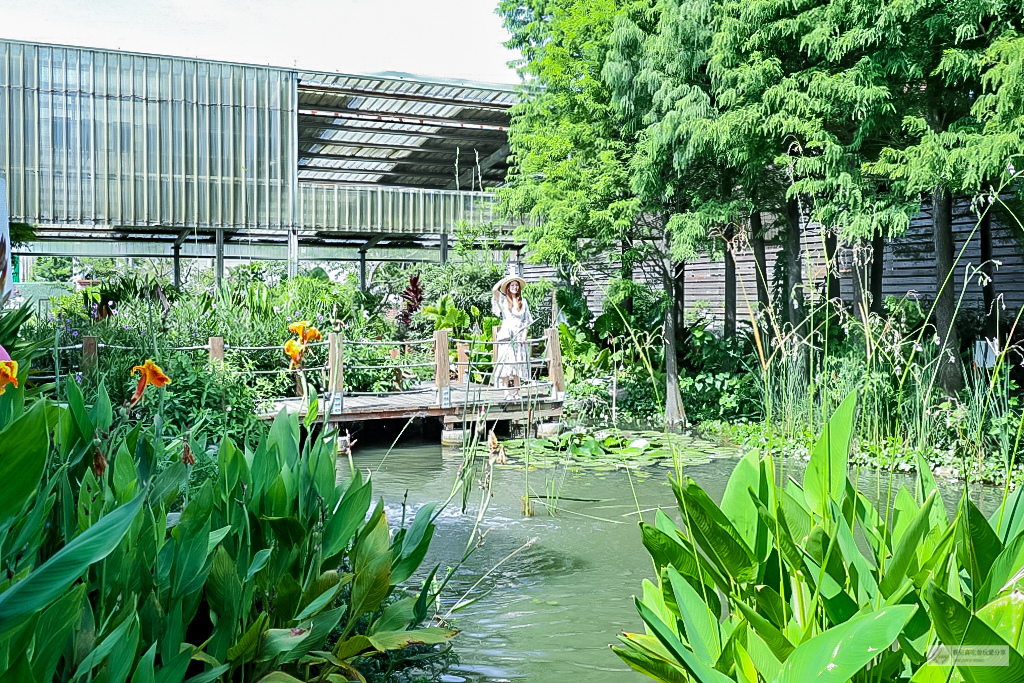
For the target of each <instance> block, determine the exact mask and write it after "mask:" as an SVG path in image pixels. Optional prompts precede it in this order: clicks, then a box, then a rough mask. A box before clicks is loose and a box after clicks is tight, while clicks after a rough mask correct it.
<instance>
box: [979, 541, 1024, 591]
mask: <svg viewBox="0 0 1024 683" xmlns="http://www.w3.org/2000/svg"><path fill="white" fill-rule="evenodd" d="M1022 567H1024V532H1022V533H1019V534H1017V536H1016V537H1015V538H1014V539H1013V540H1011V541H1010V542H1009V543H1007V544H1006V547H1005V548H1003V551H1002V552H1001V553H999V557H997V558H996V559H995V561H994V562H993V563H992V567H991V568H990V569H989V572H988V576H986V577H985V583H983V584H982V585H981V587H980V588H979V589H978V590H976V591H975V594H974V605H975V606H976V607H981V606H982V605H985V604H986V603H988V602H989V601H990V600H992V599H993V598H995V597H996V595H998V594H999V593H1000V592H1002V590H1003V588H1004V587H1006V585H1007V584H1009V583H1010V582H1011V579H1013V578H1014V577H1015V576H1016V573H1017V572H1018V571H1020V569H1021V568H1022Z"/></svg>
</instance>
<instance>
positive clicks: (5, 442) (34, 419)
mask: <svg viewBox="0 0 1024 683" xmlns="http://www.w3.org/2000/svg"><path fill="white" fill-rule="evenodd" d="M48 433H49V432H48V429H47V424H46V401H36V403H35V405H33V406H32V408H31V409H30V410H29V411H28V412H27V413H25V414H24V415H22V416H21V417H20V418H18V419H17V420H15V421H14V422H12V423H11V424H10V425H8V426H7V428H6V429H4V430H3V431H2V432H0V481H2V482H3V483H4V484H3V487H0V530H2V529H5V528H7V527H8V526H9V524H10V523H11V522H12V521H13V520H14V518H16V517H17V516H18V515H19V514H20V513H21V510H22V508H23V507H24V506H25V503H26V501H28V499H29V498H30V497H31V496H32V494H34V493H35V492H36V489H38V488H39V482H40V480H41V479H42V476H43V470H44V469H45V467H46V454H47V451H48V450H49V447H50V441H49V436H48Z"/></svg>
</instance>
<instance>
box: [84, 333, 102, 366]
mask: <svg viewBox="0 0 1024 683" xmlns="http://www.w3.org/2000/svg"><path fill="white" fill-rule="evenodd" d="M98 348H99V347H98V346H97V339H96V337H82V369H83V370H87V371H88V370H92V369H93V368H95V367H96V363H97V361H98V360H99V352H98V351H97V349H98Z"/></svg>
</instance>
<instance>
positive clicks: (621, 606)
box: [342, 445, 734, 683]
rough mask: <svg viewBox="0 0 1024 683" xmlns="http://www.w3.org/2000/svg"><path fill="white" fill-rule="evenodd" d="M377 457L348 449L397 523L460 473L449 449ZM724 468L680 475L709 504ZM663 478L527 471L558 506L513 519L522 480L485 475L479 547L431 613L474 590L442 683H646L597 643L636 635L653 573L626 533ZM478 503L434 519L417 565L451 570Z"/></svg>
mask: <svg viewBox="0 0 1024 683" xmlns="http://www.w3.org/2000/svg"><path fill="white" fill-rule="evenodd" d="M386 451H387V448H379V449H377V448H357V455H356V457H355V464H356V466H357V467H360V468H361V469H363V470H364V471H365V470H366V469H370V470H372V471H373V481H374V492H375V494H376V495H378V496H383V497H384V500H385V504H386V507H387V511H388V518H389V519H390V520H392V522H393V523H397V522H398V521H399V520H400V518H401V515H402V501H403V499H405V497H406V493H408V498H407V501H408V509H407V510H406V515H407V516H408V515H412V514H414V513H415V509H416V508H417V507H419V506H420V505H422V504H423V503H426V502H430V501H436V500H445V499H446V498H447V497H448V495H449V494H450V493H451V490H452V486H453V484H454V482H455V479H456V476H457V474H458V469H459V466H460V465H461V458H460V455H459V453H458V452H457V451H455V452H453V451H447V452H445V453H442V449H441V447H440V446H432V445H418V446H405V445H403V446H400V447H397V448H395V449H393V450H391V452H390V453H388V454H387V455H386V457H385V453H386ZM733 465H734V461H733V460H731V459H721V460H714V461H711V462H710V463H708V464H706V465H700V466H690V467H688V468H687V470H686V471H687V473H688V474H690V475H691V476H693V477H695V478H697V479H698V480H699V481H701V482H702V483H705V484H706V485H707V486H708V488H709V493H711V495H713V496H715V497H719V496H721V493H722V490H723V489H724V486H725V481H726V478H727V477H728V474H729V472H731V471H732V467H733ZM342 468H347V463H343V464H342ZM668 471H669V470H668V469H666V468H664V467H658V468H652V470H650V471H648V472H632V473H627V472H625V471H602V472H595V471H590V472H579V473H571V472H570V473H564V472H563V471H562V470H557V471H553V470H548V471H543V472H540V471H535V472H531V473H530V475H529V483H530V488H531V490H532V492H533V493H535V494H541V495H544V494H546V493H547V492H548V490H549V486H550V484H551V482H553V481H554V480H556V479H557V480H558V481H559V482H560V484H559V489H558V491H559V495H560V496H562V497H563V498H561V499H560V500H559V501H558V510H557V513H554V514H552V513H551V512H549V511H548V510H547V509H546V508H545V506H544V505H543V504H541V503H539V502H538V503H536V504H535V515H534V516H533V517H524V516H523V515H522V502H521V499H522V497H523V494H524V493H525V491H526V473H525V472H523V471H521V470H516V469H499V470H498V471H497V472H495V474H494V478H493V484H492V485H493V498H492V499H491V502H490V505H489V507H488V510H487V514H486V517H485V519H484V521H483V523H482V527H481V530H482V531H483V532H484V540H483V544H482V545H481V546H480V547H479V548H477V549H476V551H475V552H474V553H473V554H472V556H471V557H470V558H469V560H468V561H467V562H466V563H465V564H463V565H462V566H461V567H460V568H459V569H458V570H457V571H456V573H455V575H454V577H453V579H452V581H451V582H450V584H449V588H448V590H447V591H446V594H445V595H444V596H443V603H442V610H441V611H442V613H443V612H446V611H447V610H448V609H450V608H451V607H452V606H453V605H454V604H455V603H456V602H457V601H458V599H459V598H460V597H462V596H463V595H464V594H465V593H466V592H467V591H469V590H470V588H471V587H472V586H473V585H474V584H477V585H476V587H475V588H474V589H473V593H472V594H471V595H470V596H469V597H470V598H472V597H479V596H483V597H482V598H480V599H479V600H478V601H477V602H474V603H472V604H471V605H469V606H467V607H465V608H463V609H461V610H459V611H458V612H456V613H455V614H454V619H455V625H456V627H458V628H460V629H462V633H461V634H460V635H459V637H458V638H457V639H456V641H455V643H456V650H457V652H458V653H459V658H460V660H461V663H460V664H459V665H458V666H457V667H455V668H454V669H452V670H451V671H450V674H449V677H448V678H447V679H446V680H448V681H451V683H456V682H458V681H473V682H474V683H476V682H481V683H482V682H485V681H486V682H497V681H511V680H515V679H519V678H523V677H529V678H531V679H533V680H538V681H562V680H565V681H579V682H580V683H590V682H595V683H596V682H599V681H600V682H608V681H623V680H636V681H642V680H646V679H645V678H644V677H643V676H640V675H639V674H635V673H634V672H632V671H631V670H630V669H628V668H627V667H626V666H625V665H624V664H623V663H622V662H621V661H620V660H619V659H618V657H616V656H615V655H614V654H613V653H612V651H611V650H610V649H609V647H608V645H609V644H610V643H612V642H614V640H615V635H616V634H617V633H619V632H621V631H623V630H631V631H635V630H638V629H639V628H640V621H639V617H638V616H637V614H636V610H635V608H634V607H633V603H632V596H633V595H634V594H635V593H639V591H640V582H641V581H642V580H643V579H644V578H652V577H653V568H652V565H651V561H650V557H649V555H648V554H647V552H646V551H645V550H644V548H643V546H642V545H641V543H640V535H639V533H638V532H637V527H636V524H637V521H638V519H639V516H638V514H637V509H638V505H639V509H641V510H645V511H646V512H644V513H643V516H644V519H645V520H646V521H648V522H650V521H653V515H654V513H653V511H652V509H653V508H656V507H658V506H662V507H664V508H666V509H673V508H674V507H675V503H674V499H673V497H672V489H671V488H670V487H669V485H668V479H667V472H668ZM568 498H582V499H587V500H586V501H573V500H568ZM479 500H480V495H479V492H475V493H474V494H473V495H472V496H471V497H470V501H471V509H470V510H468V511H467V513H466V514H462V513H461V512H460V511H459V507H458V501H455V502H453V503H452V504H451V505H450V506H449V507H448V509H446V510H445V511H444V512H443V513H442V514H441V515H440V517H439V518H438V520H437V525H438V529H437V532H436V533H435V534H434V541H433V544H432V547H431V551H430V554H429V555H428V556H427V559H426V561H425V562H424V565H425V566H426V565H429V566H433V565H434V564H440V565H441V567H442V569H444V568H447V567H451V566H454V565H455V564H456V563H457V562H458V559H459V558H460V557H461V556H462V553H463V550H464V548H465V547H466V544H467V542H468V540H469V534H470V532H471V530H472V528H473V523H474V520H475V517H476V505H478V504H479ZM531 541H532V542H531ZM524 546H526V547H525V548H524ZM517 551H518V552H517ZM513 553H515V554H514V555H513ZM510 555H512V557H511V558H509V556H510ZM507 558H508V559H507ZM503 560H505V561H504V562H502V561H503ZM499 563H501V565H500V566H499V567H498V568H497V569H496V570H494V571H493V572H492V573H490V574H488V572H489V571H490V570H491V569H492V568H493V567H495V565H498V564H499ZM485 574H487V575H486V576H484V575H485ZM482 577H483V578H482ZM481 578H482V580H481ZM478 582H479V583H478Z"/></svg>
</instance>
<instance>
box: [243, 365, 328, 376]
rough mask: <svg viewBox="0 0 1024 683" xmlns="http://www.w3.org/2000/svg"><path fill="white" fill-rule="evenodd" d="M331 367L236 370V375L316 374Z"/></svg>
mask: <svg viewBox="0 0 1024 683" xmlns="http://www.w3.org/2000/svg"><path fill="white" fill-rule="evenodd" d="M327 369H329V366H327V365H318V366H316V367H313V368H274V369H273V370H236V371H235V374H238V375H273V374H278V373H293V372H316V371H318V370H327Z"/></svg>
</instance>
